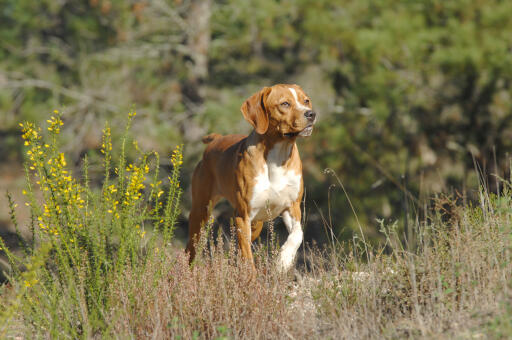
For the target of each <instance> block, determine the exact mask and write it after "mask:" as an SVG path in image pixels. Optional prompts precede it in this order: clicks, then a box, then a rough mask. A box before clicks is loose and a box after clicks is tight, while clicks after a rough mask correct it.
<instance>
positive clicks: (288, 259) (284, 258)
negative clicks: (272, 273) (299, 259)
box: [277, 252, 295, 272]
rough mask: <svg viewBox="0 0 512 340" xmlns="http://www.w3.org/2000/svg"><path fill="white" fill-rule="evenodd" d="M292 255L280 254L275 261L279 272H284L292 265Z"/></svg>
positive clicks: (287, 253) (288, 253)
mask: <svg viewBox="0 0 512 340" xmlns="http://www.w3.org/2000/svg"><path fill="white" fill-rule="evenodd" d="M294 258H295V256H294V254H291V253H290V252H281V253H280V254H279V258H278V259H277V268H278V270H279V271H280V272H286V271H288V270H289V269H290V267H291V266H292V265H293V259H294Z"/></svg>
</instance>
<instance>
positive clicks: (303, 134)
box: [284, 124, 313, 138]
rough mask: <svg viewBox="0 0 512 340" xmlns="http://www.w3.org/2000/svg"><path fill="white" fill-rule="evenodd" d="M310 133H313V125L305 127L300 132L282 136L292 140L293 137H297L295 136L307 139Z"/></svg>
mask: <svg viewBox="0 0 512 340" xmlns="http://www.w3.org/2000/svg"><path fill="white" fill-rule="evenodd" d="M312 133H313V124H311V125H308V126H306V127H305V128H304V129H303V130H302V131H298V132H288V133H285V134H284V136H285V137H288V138H293V137H297V136H300V137H309V136H311V134H312Z"/></svg>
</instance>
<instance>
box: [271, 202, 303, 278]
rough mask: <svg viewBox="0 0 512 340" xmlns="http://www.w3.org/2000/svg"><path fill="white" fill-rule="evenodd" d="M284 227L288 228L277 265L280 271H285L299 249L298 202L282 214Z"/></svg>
mask: <svg viewBox="0 0 512 340" xmlns="http://www.w3.org/2000/svg"><path fill="white" fill-rule="evenodd" d="M282 217H283V221H284V224H285V225H286V229H288V232H289V234H288V238H287V239H286V242H285V243H284V244H283V246H282V247H281V252H280V253H279V258H278V260H277V266H278V268H279V270H281V271H282V272H285V271H287V270H288V269H290V267H291V266H292V264H293V260H294V259H295V254H296V253H297V250H299V247H300V244H301V243H302V239H303V232H302V226H301V225H300V219H301V211H300V204H294V205H293V206H292V207H291V208H290V209H287V210H285V211H284V212H283V214H282Z"/></svg>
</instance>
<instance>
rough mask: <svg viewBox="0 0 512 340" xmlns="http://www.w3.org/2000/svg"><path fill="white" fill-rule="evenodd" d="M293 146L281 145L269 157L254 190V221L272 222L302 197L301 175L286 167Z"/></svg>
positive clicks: (257, 178) (252, 200) (252, 204)
mask: <svg viewBox="0 0 512 340" xmlns="http://www.w3.org/2000/svg"><path fill="white" fill-rule="evenodd" d="M292 146H293V145H290V144H288V143H284V142H282V143H277V144H276V145H274V147H273V148H272V149H271V150H270V152H269V153H268V156H267V160H266V164H264V165H263V169H262V172H261V173H260V174H258V176H257V177H256V181H255V185H254V187H253V193H252V198H251V201H250V209H251V210H250V214H249V217H250V219H251V221H253V220H260V221H267V220H272V219H274V218H276V217H277V216H278V215H279V214H280V213H282V212H283V210H285V209H286V208H288V207H290V206H291V205H292V203H293V202H295V201H296V200H297V198H298V197H299V192H300V181H301V174H300V173H297V172H295V171H294V170H288V169H286V168H284V167H283V164H284V162H285V161H286V160H287V159H288V157H289V156H290V152H291V150H292V149H291V148H292Z"/></svg>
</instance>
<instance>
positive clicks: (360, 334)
mask: <svg viewBox="0 0 512 340" xmlns="http://www.w3.org/2000/svg"><path fill="white" fill-rule="evenodd" d="M457 209H458V211H456V212H452V217H454V216H455V217H456V219H453V218H452V219H450V220H449V222H443V221H442V219H441V216H438V217H439V218H438V219H436V218H434V219H432V220H431V221H430V223H429V224H426V225H422V226H421V228H419V230H420V232H419V233H418V234H417V240H416V241H417V244H418V248H417V249H416V250H415V251H414V252H408V251H406V250H404V249H402V248H401V246H400V245H399V243H398V242H397V240H396V237H397V235H396V233H395V231H394V230H393V228H387V229H383V232H384V233H385V234H386V235H387V240H388V245H387V248H386V254H384V253H383V252H382V249H381V251H370V254H369V261H367V260H364V261H363V260H361V259H360V257H355V256H354V255H353V254H355V253H357V252H356V251H354V249H352V250H342V249H340V248H339V247H333V248H330V249H327V250H325V251H323V252H320V251H315V250H310V251H307V252H306V254H307V255H306V262H307V263H308V270H302V271H296V272H295V273H289V274H288V275H280V274H278V273H277V272H276V271H275V270H274V265H273V262H272V259H271V257H272V255H271V254H270V255H269V254H266V252H265V251H264V249H263V248H260V249H259V251H258V257H257V258H258V275H257V277H256V278H254V279H251V278H250V276H249V275H248V273H249V270H248V267H247V265H246V264H245V263H243V261H240V260H239V258H238V256H236V254H235V252H234V250H233V247H232V246H231V247H229V248H230V249H231V250H230V251H225V250H219V249H221V247H215V246H212V247H210V249H211V250H209V251H208V253H207V254H205V255H204V256H203V257H202V259H201V261H199V262H198V263H196V264H195V265H194V266H192V267H190V266H189V265H188V262H187V257H186V255H185V254H184V253H183V252H182V251H181V250H174V251H170V252H169V253H168V254H167V256H166V257H164V258H160V259H161V260H159V261H158V262H155V263H152V264H151V266H149V267H148V268H147V269H146V270H145V271H141V272H133V271H129V272H125V273H123V274H122V276H121V278H119V280H117V281H116V282H114V283H113V286H112V289H111V292H112V294H113V298H112V301H116V303H115V304H114V305H112V306H110V308H109V310H108V311H106V312H108V313H109V317H108V320H109V323H110V324H111V327H112V329H111V331H110V332H111V333H110V336H115V337H120V338H126V337H132V338H178V337H180V338H185V339H192V338H222V337H227V338H255V339H256V338H258V339H259V338H265V339H268V338H291V339H300V338H319V339H323V338H345V339H362V338H368V339H371V338H410V337H413V338H419V337H421V338H453V337H459V338H482V337H485V338H488V337H491V338H504V337H508V336H509V333H508V332H509V331H510V330H511V329H512V328H511V323H510V319H511V316H512V314H511V310H510V308H511V301H512V300H511V299H512V291H511V286H510V282H511V277H512V265H511V262H510V259H511V258H510V256H511V253H510V250H511V248H510V246H511V225H510V221H511V217H512V207H511V206H510V201H509V199H508V198H501V199H497V198H494V199H493V201H492V202H487V203H486V205H485V206H484V208H483V209H482V207H477V208H469V207H465V208H462V207H461V208H457ZM391 244H394V245H395V246H391ZM357 247H358V248H359V249H363V248H364V247H361V246H360V245H359V246H357V245H356V248H357ZM363 257H364V258H366V256H363Z"/></svg>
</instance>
